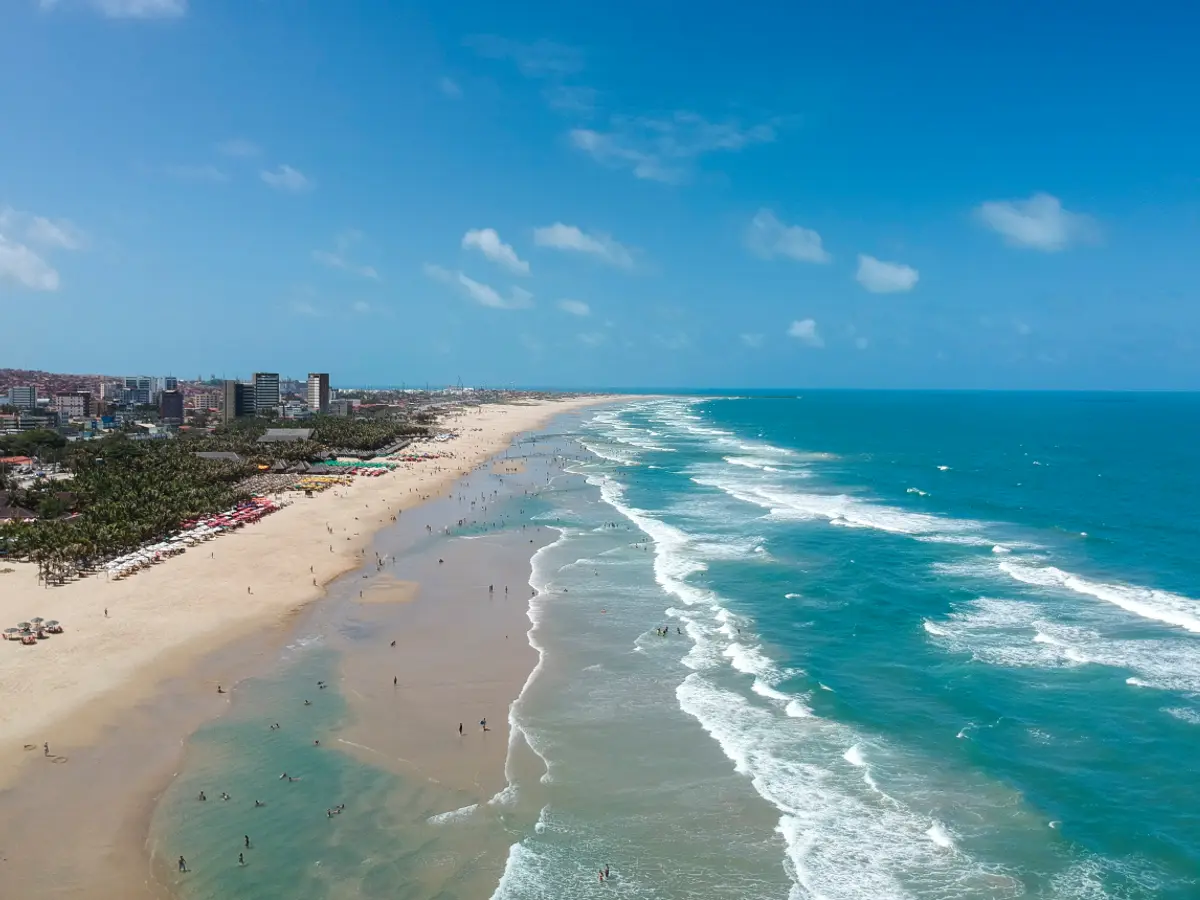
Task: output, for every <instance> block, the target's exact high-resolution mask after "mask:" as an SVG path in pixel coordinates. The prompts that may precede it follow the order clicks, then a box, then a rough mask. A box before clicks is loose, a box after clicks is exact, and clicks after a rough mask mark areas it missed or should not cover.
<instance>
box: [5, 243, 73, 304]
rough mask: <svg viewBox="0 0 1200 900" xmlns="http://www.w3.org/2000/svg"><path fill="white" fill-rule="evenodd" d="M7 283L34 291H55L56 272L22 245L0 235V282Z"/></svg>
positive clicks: (56, 283)
mask: <svg viewBox="0 0 1200 900" xmlns="http://www.w3.org/2000/svg"><path fill="white" fill-rule="evenodd" d="M4 281H8V282H11V283H13V284H16V285H18V286H19V287H26V288H29V289H30V290H34V291H57V290H58V285H59V278H58V272H56V271H55V270H54V268H53V267H52V266H51V265H50V264H49V263H48V262H46V260H44V259H42V258H41V257H40V256H38V255H37V253H35V252H34V251H33V250H31V249H29V247H27V246H25V245H24V244H18V243H16V242H15V241H10V240H9V239H8V238H6V237H5V236H4V235H2V234H0V282H4Z"/></svg>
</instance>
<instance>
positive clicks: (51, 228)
mask: <svg viewBox="0 0 1200 900" xmlns="http://www.w3.org/2000/svg"><path fill="white" fill-rule="evenodd" d="M0 235H7V236H9V238H10V239H11V240H12V241H14V242H19V241H28V242H29V243H31V244H34V245H36V246H38V247H43V248H52V249H58V250H82V249H83V247H84V245H85V244H86V243H87V237H86V235H84V233H83V232H82V231H81V230H80V229H79V228H78V227H77V226H76V225H75V224H74V223H73V222H71V221H69V220H68V219H47V218H46V217H45V216H35V215H33V214H31V213H26V212H21V211H20V210H17V209H13V208H12V207H11V206H5V207H0ZM18 235H19V236H20V237H19V239H18V237H16V236H18Z"/></svg>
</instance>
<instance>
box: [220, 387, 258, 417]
mask: <svg viewBox="0 0 1200 900" xmlns="http://www.w3.org/2000/svg"><path fill="white" fill-rule="evenodd" d="M221 394H222V399H221V421H222V422H224V423H226V424H228V423H230V422H232V421H233V420H234V419H238V418H241V417H242V416H252V415H254V412H255V404H254V385H252V384H245V383H243V382H241V381H225V382H222V384H221Z"/></svg>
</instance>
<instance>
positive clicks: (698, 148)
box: [568, 110, 776, 184]
mask: <svg viewBox="0 0 1200 900" xmlns="http://www.w3.org/2000/svg"><path fill="white" fill-rule="evenodd" d="M775 136H776V132H775V125H774V123H772V122H765V123H760V124H758V125H749V126H744V125H742V123H741V122H739V121H737V120H736V119H730V120H726V121H724V122H710V121H709V120H708V119H706V118H704V117H703V116H701V115H699V114H697V113H693V112H688V111H687V110H676V111H675V112H673V113H671V114H670V115H669V116H666V117H662V118H655V117H652V116H614V117H613V118H612V119H611V120H610V122H609V128H608V130H607V131H596V130H593V129H590V128H576V129H573V130H572V131H571V132H570V133H569V134H568V138H569V140H570V141H571V144H572V145H573V146H574V147H575V148H576V149H578V150H582V151H583V152H585V153H587V154H588V155H590V156H591V157H592V158H593V159H594V160H596V162H598V163H601V164H602V165H607V166H612V167H613V168H623V169H630V170H632V172H633V174H634V176H635V177H637V178H644V179H648V180H651V181H662V182H666V183H668V184H678V183H680V182H683V181H686V180H687V179H688V177H689V176H690V175H691V171H692V169H693V168H694V165H695V161H696V160H697V159H698V158H699V157H701V156H704V155H706V154H709V153H717V152H726V153H736V152H737V151H739V150H743V149H745V148H746V147H749V146H752V145H754V144H767V143H770V142H772V141H774V140H775Z"/></svg>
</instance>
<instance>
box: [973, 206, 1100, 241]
mask: <svg viewBox="0 0 1200 900" xmlns="http://www.w3.org/2000/svg"><path fill="white" fill-rule="evenodd" d="M975 215H976V216H977V217H978V219H979V221H981V222H982V223H983V224H984V225H986V226H987V227H988V228H990V229H992V230H993V231H995V232H996V233H997V234H999V235H1001V236H1002V237H1003V238H1004V240H1005V242H1006V243H1008V244H1010V245H1011V246H1013V247H1026V248H1029V249H1031V250H1041V251H1043V252H1046V253H1054V252H1056V251H1058V250H1065V249H1066V248H1067V247H1068V246H1070V245H1071V244H1073V243H1077V242H1079V241H1084V240H1089V239H1091V238H1093V237H1094V236H1095V235H1096V233H1097V228H1096V223H1095V222H1094V221H1093V220H1092V219H1091V218H1089V217H1088V216H1085V215H1081V214H1079V213H1073V212H1067V210H1065V209H1063V205H1062V202H1061V201H1060V200H1059V199H1058V198H1057V197H1054V196H1051V195H1050V194H1043V193H1039V194H1034V195H1033V196H1032V197H1030V198H1029V199H1028V200H990V201H988V202H987V203H984V204H982V205H980V206H979V208H978V209H976V210H975Z"/></svg>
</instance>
